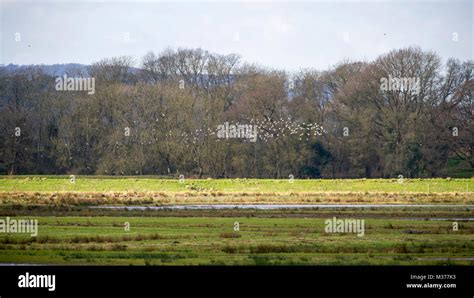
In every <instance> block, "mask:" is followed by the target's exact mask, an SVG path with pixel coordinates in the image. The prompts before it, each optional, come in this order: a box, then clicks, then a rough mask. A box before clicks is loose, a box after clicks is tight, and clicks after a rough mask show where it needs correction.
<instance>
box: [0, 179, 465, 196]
mask: <svg viewBox="0 0 474 298" xmlns="http://www.w3.org/2000/svg"><path fill="white" fill-rule="evenodd" d="M75 178H76V180H75V183H71V182H70V178H69V177H67V176H57V177H54V176H34V177H29V176H19V177H15V178H9V177H8V176H7V177H3V178H0V191H42V192H45V191H49V192H53V191H87V192H104V191H162V192H184V191H209V192H212V191H216V192H218V191H221V192H242V191H244V192H421V193H425V192H426V193H429V192H461V193H462V192H473V191H474V179H407V178H405V179H402V180H400V179H320V180H309V179H303V180H298V179H295V180H294V181H293V183H290V180H289V179H279V180H276V179H209V180H197V179H193V180H184V181H183V182H180V181H179V180H178V179H175V180H171V179H154V178H137V177H129V178H110V177H98V178H93V177H90V176H84V177H81V176H76V177H75Z"/></svg>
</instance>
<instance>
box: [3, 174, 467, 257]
mask: <svg viewBox="0 0 474 298" xmlns="http://www.w3.org/2000/svg"><path fill="white" fill-rule="evenodd" d="M473 189H474V179H427V180H421V179H403V181H399V180H398V179H387V180H384V179H374V180H365V179H351V180H342V179H340V180H294V181H293V183H290V181H289V180H257V179H225V180H220V179H213V180H185V181H184V182H182V183H180V182H179V181H177V180H165V179H154V178H151V177H148V178H135V177H129V178H112V177H97V178H94V177H81V176H79V177H76V181H75V183H71V182H70V181H69V177H66V176H58V177H51V176H35V177H33V176H32V177H26V176H24V177H15V178H10V177H4V178H0V219H5V218H6V217H10V218H15V219H19V218H27V219H37V220H38V222H39V231H38V236H36V237H31V236H30V235H28V234H20V233H0V263H19V264H29V263H38V264H107V265H355V264H358V265H422V264H426V265H453V264H456V265H474V259H473V258H474V221H473V220H468V219H469V218H474V216H473V207H474V193H473V192H472V190H473ZM191 203H192V204H201V203H211V204H212V203H219V204H226V203H233V204H247V203H253V204H260V203H264V204H277V203H285V204H293V203H298V204H301V203H303V204H310V203H318V204H326V203H330V204H334V203H336V204H337V203H341V204H342V203H351V204H370V203H377V204H385V203H404V204H422V205H423V204H434V205H437V204H438V205H439V206H438V207H433V208H431V207H430V208H427V207H425V208H422V207H410V208H408V207H393V208H375V207H374V208H372V207H371V208H364V209H363V210H362V209H354V208H336V209H319V208H314V209H304V210H303V209H301V210H299V209H297V210H237V209H229V210H196V211H194V210H181V211H171V210H161V211H159V210H158V211H157V210H155V211H150V210H144V211H126V210H104V209H91V207H92V206H107V205H140V206H141V205H143V206H155V205H159V206H161V205H173V204H191ZM445 205H450V206H445ZM333 217H337V218H357V219H363V220H364V221H365V234H364V236H363V237H358V236H357V235H356V234H353V233H326V232H325V220H326V219H331V218H333ZM428 219H430V220H428ZM236 222H238V223H239V230H238V231H235V230H234V224H235V223H236ZM453 222H456V223H457V225H458V229H457V230H454V229H453ZM128 224H129V227H130V229H129V230H128V229H126V228H125V226H128Z"/></svg>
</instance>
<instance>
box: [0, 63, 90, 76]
mask: <svg viewBox="0 0 474 298" xmlns="http://www.w3.org/2000/svg"><path fill="white" fill-rule="evenodd" d="M29 67H39V68H41V69H42V70H43V71H44V72H45V73H46V74H48V75H51V76H62V75H64V74H66V73H69V74H71V73H79V74H82V75H84V76H87V75H88V72H87V68H88V67H89V66H88V65H84V64H78V63H67V64H52V65H47V64H39V65H33V64H30V65H17V64H8V65H0V69H3V70H6V71H7V72H8V73H12V72H16V71H19V70H23V69H26V68H29Z"/></svg>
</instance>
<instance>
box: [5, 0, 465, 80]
mask: <svg viewBox="0 0 474 298" xmlns="http://www.w3.org/2000/svg"><path fill="white" fill-rule="evenodd" d="M0 1H1V8H0V9H1V14H0V19H1V25H0V33H1V37H0V42H1V44H0V64H9V63H13V64H56V63H82V64H90V63H92V62H96V61H99V60H100V59H102V58H106V57H113V56H122V55H127V56H132V57H134V58H135V61H136V62H137V65H138V62H139V61H140V59H141V57H142V56H143V55H144V54H146V53H147V52H148V51H154V52H161V51H162V50H164V49H166V48H174V49H176V48H179V47H182V48H197V47H200V48H202V49H206V50H209V51H211V52H215V53H220V54H230V53H236V54H239V55H240V56H241V57H242V60H243V61H246V62H250V63H257V64H260V65H263V66H267V67H272V68H277V69H285V70H289V71H295V70H298V69H301V68H315V69H321V70H323V69H327V68H329V67H330V66H333V65H334V64H336V63H337V62H340V61H342V60H344V59H349V60H363V61H370V60H372V59H374V58H376V57H377V56H378V55H380V54H383V53H387V52H388V51H390V50H392V49H398V48H402V47H407V46H420V47H421V48H422V49H424V50H434V51H436V52H437V53H438V54H439V55H440V56H441V57H442V58H443V60H444V61H445V60H446V59H447V58H450V57H454V58H458V59H461V60H467V59H474V58H473V56H474V54H473V40H474V38H473V37H474V35H473V34H474V33H473V31H474V30H473V14H474V6H473V3H474V1H472V0H466V1H456V0H454V1H439V0H438V1H426V0H423V1H419V0H412V1H396V0H392V1H260V2H256V1H206V2H205V1H173V2H172V1H140V2H132V1H101V2H99V1H75V2H72V1H58V0H55V1H42V0H37V1H4V0H0ZM17 33H19V35H18V34H17ZM18 37H19V41H17V40H18Z"/></svg>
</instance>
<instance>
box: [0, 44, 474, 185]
mask: <svg viewBox="0 0 474 298" xmlns="http://www.w3.org/2000/svg"><path fill="white" fill-rule="evenodd" d="M67 75H68V76H70V77H82V76H87V77H91V78H94V80H95V92H94V93H93V94H91V92H84V91H81V90H77V91H58V90H56V88H55V80H56V78H57V77H56V76H52V75H49V74H47V73H45V72H44V71H42V69H41V67H35V66H32V67H27V68H22V69H19V70H16V71H7V70H6V68H5V67H1V68H0V119H1V120H0V131H1V133H0V144H1V149H0V154H1V155H0V171H1V172H3V173H5V174H8V175H14V174H103V175H181V174H182V175H185V176H186V177H201V178H202V177H215V178H221V177H255V178H288V176H289V175H294V177H296V178H298V177H299V178H318V177H327V178H344V177H366V178H375V177H396V176H398V175H403V176H404V177H439V176H446V175H447V174H448V164H449V161H450V160H453V159H456V160H458V161H461V162H462V163H464V164H465V165H467V166H468V167H470V168H471V169H473V168H474V158H473V148H474V138H473V136H474V126H473V118H474V117H473V115H474V106H473V97H472V95H473V89H474V85H473V84H474V81H473V63H472V61H459V60H456V59H449V60H448V61H447V62H446V63H444V64H443V63H442V60H441V58H440V57H439V56H438V55H437V54H436V53H434V52H430V51H423V50H422V49H420V48H417V47H410V48H404V49H399V50H393V51H391V52H389V53H387V54H383V55H381V56H379V57H378V58H376V59H375V60H374V61H372V62H358V61H343V62H341V63H339V64H337V65H336V66H334V67H332V68H331V69H329V70H324V71H318V70H314V69H303V70H301V71H299V72H297V73H289V72H285V71H283V70H275V69H268V68H265V67H261V66H258V65H253V64H248V63H245V62H244V61H242V60H241V58H240V57H239V56H238V55H235V54H231V55H220V54H215V53H210V52H208V51H205V50H202V49H177V50H172V49H167V50H165V51H163V52H161V53H152V52H150V53H148V54H147V55H145V56H144V57H142V58H141V59H140V61H138V62H135V61H134V60H133V59H132V58H131V57H115V58H107V59H104V60H101V61H99V62H97V63H94V64H92V65H90V66H88V68H87V74H84V71H83V70H81V69H69V70H68V73H67ZM387 82H388V83H387ZM410 83H413V84H410ZM415 83H416V84H415ZM225 123H231V124H236V125H237V124H245V125H254V126H255V127H256V128H257V134H258V137H257V138H256V140H254V141H249V140H248V139H245V138H220V137H218V136H217V134H216V130H217V128H218V127H219V126H221V127H223V125H224V124H225ZM226 125H227V124H226ZM226 127H228V125H227V126H226Z"/></svg>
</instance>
